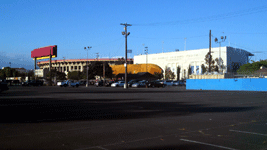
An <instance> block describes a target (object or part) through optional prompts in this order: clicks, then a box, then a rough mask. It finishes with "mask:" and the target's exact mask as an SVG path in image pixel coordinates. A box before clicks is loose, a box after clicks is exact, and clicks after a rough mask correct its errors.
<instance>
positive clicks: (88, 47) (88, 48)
mask: <svg viewBox="0 0 267 150" xmlns="http://www.w3.org/2000/svg"><path fill="white" fill-rule="evenodd" d="M90 48H92V46H91V47H90V46H87V49H86V47H84V50H86V51H87V60H86V66H87V69H86V74H87V79H86V87H88V50H90Z"/></svg>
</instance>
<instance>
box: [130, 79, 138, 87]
mask: <svg viewBox="0 0 267 150" xmlns="http://www.w3.org/2000/svg"><path fill="white" fill-rule="evenodd" d="M139 81H140V80H137V79H134V80H131V81H129V82H128V87H132V85H133V84H135V83H137V82H139Z"/></svg>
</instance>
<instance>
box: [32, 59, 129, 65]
mask: <svg viewBox="0 0 267 150" xmlns="http://www.w3.org/2000/svg"><path fill="white" fill-rule="evenodd" d="M118 59H120V58H99V59H96V58H94V59H92V58H88V59H59V60H51V63H59V62H86V61H121V60H118ZM128 61H133V58H128ZM37 63H38V64H46V63H49V60H46V61H39V62H37Z"/></svg>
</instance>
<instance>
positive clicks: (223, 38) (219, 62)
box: [215, 36, 226, 73]
mask: <svg viewBox="0 0 267 150" xmlns="http://www.w3.org/2000/svg"><path fill="white" fill-rule="evenodd" d="M221 40H222V41H220V42H219V41H218V39H217V38H215V42H216V43H219V60H218V65H219V73H220V72H221V59H222V58H221V43H222V42H224V41H225V40H226V36H221Z"/></svg>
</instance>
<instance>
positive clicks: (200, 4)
mask: <svg viewBox="0 0 267 150" xmlns="http://www.w3.org/2000/svg"><path fill="white" fill-rule="evenodd" d="M266 20H267V1H266V0H257V1H251V0H234V1H233V0H224V1H214V0H205V1H199V0H187V1H181V0H167V1H166V0H75V1H73V0H4V1H3V0H1V1H0V24H1V28H0V33H1V36H0V67H6V66H9V65H10V64H9V62H11V66H12V67H24V68H26V69H32V68H33V67H34V62H33V60H32V58H30V57H31V51H32V50H33V49H35V48H38V47H44V46H48V45H57V46H58V57H57V58H56V59H63V57H65V58H66V59H80V58H86V57H87V56H86V54H87V53H86V51H85V50H84V47H85V46H92V49H90V51H89V52H88V57H89V58H95V57H96V53H99V56H100V58H107V57H124V55H125V53H124V52H125V45H124V44H125V38H124V36H122V34H121V32H122V31H123V26H121V25H120V23H126V22H127V23H128V24H132V26H130V27H128V32H130V35H129V36H128V49H132V54H128V57H133V56H134V55H137V54H141V53H144V51H143V50H144V47H145V46H147V47H148V52H149V53H161V52H162V51H164V52H170V51H175V49H179V50H180V51H183V50H184V49H187V50H190V49H202V48H208V46H209V36H208V35H209V30H211V31H212V41H213V42H212V47H218V46H219V44H217V43H215V42H214V38H215V37H220V36H227V39H226V41H225V42H223V43H222V46H229V45H230V46H232V47H237V48H242V49H245V50H248V51H249V52H252V53H254V54H255V57H254V58H252V59H253V60H259V59H267V21H266ZM185 38H186V40H185ZM185 43H186V44H185ZM185 45H186V46H185ZM203 59H204V58H203Z"/></svg>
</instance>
